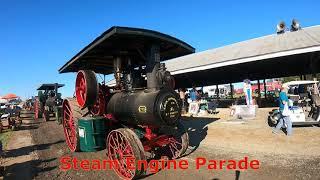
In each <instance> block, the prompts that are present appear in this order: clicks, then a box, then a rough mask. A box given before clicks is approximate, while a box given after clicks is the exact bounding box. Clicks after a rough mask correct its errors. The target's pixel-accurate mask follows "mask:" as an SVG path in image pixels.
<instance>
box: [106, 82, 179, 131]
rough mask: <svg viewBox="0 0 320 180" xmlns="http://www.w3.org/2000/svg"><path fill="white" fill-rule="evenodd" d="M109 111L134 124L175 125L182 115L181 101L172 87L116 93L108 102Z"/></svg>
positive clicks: (122, 120)
mask: <svg viewBox="0 0 320 180" xmlns="http://www.w3.org/2000/svg"><path fill="white" fill-rule="evenodd" d="M107 113H111V114H113V115H114V117H115V118H116V119H118V120H120V121H121V122H125V123H128V124H133V125H151V126H154V127H160V126H175V125H176V124H177V122H178V120H179V118H180V116H181V102H180V100H179V98H178V96H177V93H176V92H175V91H173V90H171V89H166V88H163V89H160V90H153V91H149V90H139V91H135V92H119V93H115V94H114V95H113V96H112V97H111V99H110V101H109V102H108V103H107Z"/></svg>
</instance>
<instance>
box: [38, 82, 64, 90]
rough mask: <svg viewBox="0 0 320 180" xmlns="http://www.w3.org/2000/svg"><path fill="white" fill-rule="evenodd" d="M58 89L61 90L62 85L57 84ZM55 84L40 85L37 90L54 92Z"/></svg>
mask: <svg viewBox="0 0 320 180" xmlns="http://www.w3.org/2000/svg"><path fill="white" fill-rule="evenodd" d="M57 85H58V88H61V87H63V86H64V84H57ZM55 86H56V84H55V83H52V84H41V85H40V86H39V87H38V89H37V90H54V88H55Z"/></svg>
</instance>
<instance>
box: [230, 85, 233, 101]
mask: <svg viewBox="0 0 320 180" xmlns="http://www.w3.org/2000/svg"><path fill="white" fill-rule="evenodd" d="M230 91H231V99H233V86H232V83H230Z"/></svg>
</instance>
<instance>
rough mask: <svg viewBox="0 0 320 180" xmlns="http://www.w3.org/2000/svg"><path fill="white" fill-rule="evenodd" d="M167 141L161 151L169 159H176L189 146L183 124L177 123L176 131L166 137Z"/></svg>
mask: <svg viewBox="0 0 320 180" xmlns="http://www.w3.org/2000/svg"><path fill="white" fill-rule="evenodd" d="M168 141H169V143H168V144H167V145H166V146H165V147H164V148H163V153H164V155H165V156H167V157H168V158H169V159H177V158H179V157H181V156H183V154H184V153H185V152H186V151H187V149H188V146H189V135H188V132H187V131H186V130H185V128H184V126H183V125H182V124H181V123H179V124H178V131H177V133H176V134H175V135H173V136H170V137H169V138H168Z"/></svg>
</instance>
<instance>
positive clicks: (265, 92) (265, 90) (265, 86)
mask: <svg viewBox="0 0 320 180" xmlns="http://www.w3.org/2000/svg"><path fill="white" fill-rule="evenodd" d="M263 86H264V98H265V99H267V85H266V80H265V79H264V80H263Z"/></svg>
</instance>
